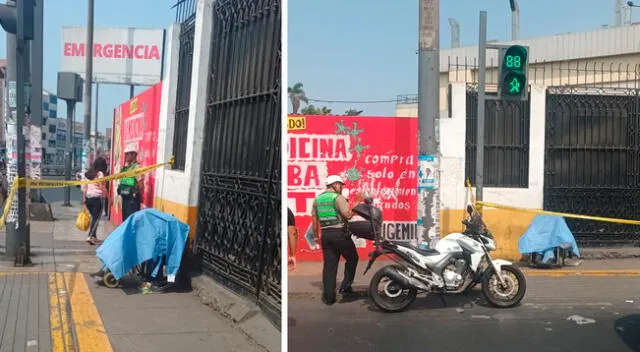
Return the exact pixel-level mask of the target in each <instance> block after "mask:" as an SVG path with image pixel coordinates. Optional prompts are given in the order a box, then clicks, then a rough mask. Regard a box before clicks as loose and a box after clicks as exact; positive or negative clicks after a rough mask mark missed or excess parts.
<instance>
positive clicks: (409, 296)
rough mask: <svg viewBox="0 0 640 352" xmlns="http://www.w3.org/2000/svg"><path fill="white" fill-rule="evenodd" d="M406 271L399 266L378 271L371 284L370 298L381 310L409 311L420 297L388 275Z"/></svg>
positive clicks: (391, 266)
mask: <svg viewBox="0 0 640 352" xmlns="http://www.w3.org/2000/svg"><path fill="white" fill-rule="evenodd" d="M388 268H389V269H392V270H399V271H402V270H404V269H403V268H402V267H401V266H399V265H388V266H386V267H384V268H382V269H380V270H378V271H377V272H376V273H375V274H374V275H373V278H372V279H371V282H370V283H369V297H371V299H372V300H373V303H374V304H375V305H376V306H377V307H378V308H380V309H381V310H383V311H385V312H389V313H395V312H401V311H403V310H405V309H407V308H408V307H409V306H410V305H411V303H413V301H415V299H416V296H417V295H418V290H416V289H414V288H402V287H401V286H400V285H399V284H398V283H397V282H395V281H393V279H392V278H390V277H389V276H388V275H387V270H388Z"/></svg>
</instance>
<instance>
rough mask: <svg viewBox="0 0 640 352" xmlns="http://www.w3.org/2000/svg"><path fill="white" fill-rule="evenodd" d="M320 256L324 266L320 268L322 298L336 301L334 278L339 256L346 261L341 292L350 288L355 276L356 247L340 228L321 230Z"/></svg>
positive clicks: (356, 263)
mask: <svg viewBox="0 0 640 352" xmlns="http://www.w3.org/2000/svg"><path fill="white" fill-rule="evenodd" d="M322 255H323V257H324V265H323V268H322V286H323V296H324V299H326V300H327V301H329V302H333V301H335V300H336V276H337V275H338V264H339V262H340V256H342V257H344V259H346V261H347V262H346V263H345V266H344V279H343V281H342V285H340V287H341V289H342V290H345V289H349V288H351V285H352V284H353V280H354V279H355V276H356V268H357V266H358V252H357V251H356V245H355V244H354V243H353V241H352V240H351V236H348V235H347V234H346V233H345V231H344V229H342V228H323V229H322Z"/></svg>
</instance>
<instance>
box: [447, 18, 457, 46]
mask: <svg viewBox="0 0 640 352" xmlns="http://www.w3.org/2000/svg"><path fill="white" fill-rule="evenodd" d="M449 26H450V27H451V47H452V48H459V47H460V23H458V21H456V20H455V19H454V18H449Z"/></svg>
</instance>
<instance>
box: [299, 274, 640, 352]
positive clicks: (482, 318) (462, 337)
mask: <svg viewBox="0 0 640 352" xmlns="http://www.w3.org/2000/svg"><path fill="white" fill-rule="evenodd" d="M527 283H528V287H529V289H528V295H527V296H525V299H524V300H523V302H522V304H521V305H520V306H518V307H515V308H511V309H496V308H492V307H488V306H487V304H486V303H485V302H484V300H483V299H482V298H481V293H480V292H479V291H477V290H476V291H474V292H471V293H470V294H468V295H460V296H447V297H446V298H445V300H446V302H447V306H444V305H443V303H442V301H441V300H440V299H439V298H438V297H437V296H430V297H426V298H421V297H419V298H418V299H417V300H416V301H415V302H414V304H413V305H412V306H411V307H410V308H409V309H408V310H407V311H405V312H402V313H396V314H389V313H382V312H379V311H378V310H377V309H376V308H375V307H374V306H373V304H372V303H370V301H369V300H368V299H367V298H366V295H365V294H364V293H361V294H362V295H361V297H359V299H356V300H350V301H349V302H341V303H340V302H339V303H337V304H335V305H333V306H330V307H327V306H325V305H324V304H323V303H322V302H320V301H319V300H317V299H311V298H304V297H298V298H295V297H292V298H290V300H289V305H288V307H289V311H288V315H289V328H288V335H289V351H294V352H296V351H304V352H313V351H403V352H404V351H420V352H427V351H436V352H449V351H474V352H475V351H478V352H482V351H487V352H488V351H492V352H497V351H518V352H525V351H536V352H538V351H594V352H595V351H598V352H600V351H601V352H617V351H640V278H638V277H589V278H587V277H564V278H553V277H528V278H527Z"/></svg>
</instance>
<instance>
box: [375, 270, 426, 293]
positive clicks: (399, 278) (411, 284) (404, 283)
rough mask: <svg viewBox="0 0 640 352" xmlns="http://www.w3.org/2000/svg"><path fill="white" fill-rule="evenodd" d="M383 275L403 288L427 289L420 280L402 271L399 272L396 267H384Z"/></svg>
mask: <svg viewBox="0 0 640 352" xmlns="http://www.w3.org/2000/svg"><path fill="white" fill-rule="evenodd" d="M385 275H386V276H387V277H388V278H390V279H391V280H393V281H394V282H395V283H397V284H398V285H399V286H400V287H401V288H403V289H408V288H413V289H420V290H428V288H427V287H426V286H425V285H424V284H423V283H421V282H420V281H418V280H416V279H414V278H412V277H408V276H407V275H405V274H404V273H401V272H399V271H398V269H396V268H393V267H386V268H385Z"/></svg>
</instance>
